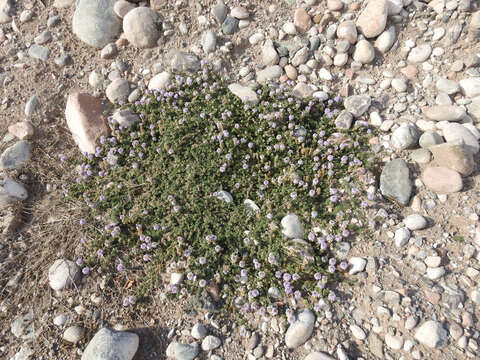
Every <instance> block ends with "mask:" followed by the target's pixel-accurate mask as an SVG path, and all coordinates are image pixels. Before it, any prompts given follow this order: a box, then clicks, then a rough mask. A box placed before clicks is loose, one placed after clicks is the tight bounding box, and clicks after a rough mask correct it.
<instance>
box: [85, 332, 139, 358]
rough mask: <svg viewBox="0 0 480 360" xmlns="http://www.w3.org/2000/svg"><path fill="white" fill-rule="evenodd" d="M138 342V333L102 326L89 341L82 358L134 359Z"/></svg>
mask: <svg viewBox="0 0 480 360" xmlns="http://www.w3.org/2000/svg"><path fill="white" fill-rule="evenodd" d="M138 343H139V338H138V335H137V334H134V333H131V332H126V331H115V330H111V329H108V328H102V329H100V330H99V331H98V332H97V333H96V334H95V336H94V337H93V338H92V340H90V342H89V343H88V345H87V347H86V348H85V351H84V352H83V354H82V360H109V359H115V360H132V359H133V357H134V356H135V353H136V352H137V349H138Z"/></svg>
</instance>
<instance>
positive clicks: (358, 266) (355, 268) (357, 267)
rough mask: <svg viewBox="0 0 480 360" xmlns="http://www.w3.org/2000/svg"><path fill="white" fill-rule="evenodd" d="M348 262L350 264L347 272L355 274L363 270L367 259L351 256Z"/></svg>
mask: <svg viewBox="0 0 480 360" xmlns="http://www.w3.org/2000/svg"><path fill="white" fill-rule="evenodd" d="M348 263H349V264H350V265H351V266H352V267H351V268H350V270H349V271H348V273H349V274H350V275H355V274H358V273H359V272H362V271H363V270H365V267H366V266H367V260H365V259H362V258H360V257H352V258H350V260H349V261H348Z"/></svg>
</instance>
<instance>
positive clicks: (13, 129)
mask: <svg viewBox="0 0 480 360" xmlns="http://www.w3.org/2000/svg"><path fill="white" fill-rule="evenodd" d="M33 131H34V130H33V125H32V123H31V122H30V121H20V122H18V123H15V124H13V125H10V126H9V127H8V132H9V133H10V134H12V135H14V136H16V137H17V138H18V139H20V140H27V139H30V138H31V137H32V136H33Z"/></svg>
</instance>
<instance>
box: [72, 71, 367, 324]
mask: <svg viewBox="0 0 480 360" xmlns="http://www.w3.org/2000/svg"><path fill="white" fill-rule="evenodd" d="M256 94H257V96H258V99H259V102H258V104H257V105H255V106H253V105H250V104H246V103H243V102H242V101H241V100H240V99H238V98H237V97H235V95H233V94H232V93H231V92H230V91H229V90H228V89H227V88H226V87H224V86H222V85H221V82H220V80H219V79H218V78H216V77H215V76H214V75H212V74H211V73H210V72H209V70H208V67H204V69H203V71H202V72H200V73H199V74H198V75H196V76H176V78H175V79H174V81H173V82H172V84H171V85H169V86H167V87H166V88H165V89H160V90H155V91H147V92H146V93H145V95H144V96H143V97H142V98H141V99H140V100H139V101H137V102H136V103H135V104H129V105H126V107H129V108H130V109H131V110H132V111H134V112H135V113H136V114H139V117H140V120H141V121H140V122H139V123H137V124H134V125H133V126H131V127H129V128H125V127H123V126H120V125H118V124H116V123H114V122H113V121H112V119H111V118H109V123H110V126H111V128H112V132H111V134H110V135H108V136H103V137H102V138H101V139H100V144H99V146H98V148H97V149H96V152H95V154H89V155H86V156H85V158H84V159H83V163H82V164H80V166H78V167H77V168H78V178H77V182H76V183H74V184H72V185H70V186H68V187H64V191H65V193H66V194H68V196H69V198H70V199H77V200H81V201H83V202H84V203H85V204H86V208H85V209H86V210H88V211H85V213H84V215H83V217H82V220H80V225H82V229H85V238H84V239H83V240H82V244H85V246H84V250H83V251H84V254H83V255H84V257H85V258H88V259H89V260H88V261H85V262H86V263H87V264H86V265H85V267H84V270H85V269H88V270H85V271H95V270H96V269H99V268H100V267H103V268H104V270H106V269H111V270H112V271H114V272H115V273H117V274H118V273H119V272H121V274H122V276H126V277H128V276H133V275H129V274H132V270H133V269H135V272H136V276H137V275H138V272H139V271H141V272H142V274H143V277H142V279H143V283H142V284H140V286H138V288H137V293H136V296H134V295H132V294H131V295H125V297H124V300H123V305H125V306H128V305H132V304H134V303H135V302H136V301H137V299H142V298H145V296H147V295H148V293H149V290H151V289H152V288H153V287H159V286H162V287H164V289H165V292H166V293H168V294H169V295H170V296H186V295H188V294H189V293H191V292H192V291H193V292H195V291H205V290H206V291H210V289H211V288H212V287H216V288H217V289H219V292H220V294H221V298H223V299H225V301H226V302H227V303H230V304H232V305H234V306H235V307H236V308H237V309H238V310H239V311H242V312H250V311H254V312H259V313H260V314H267V313H268V314H270V315H276V314H278V313H279V312H280V311H281V310H282V309H280V305H279V304H286V303H289V300H290V299H291V300H295V301H297V302H298V301H302V302H304V303H305V305H306V306H311V307H312V308H313V309H315V310H317V311H320V310H321V309H322V308H323V306H324V305H325V300H324V298H328V299H329V300H330V301H334V300H335V298H336V295H335V291H334V286H335V283H336V282H337V281H339V280H340V279H341V277H342V274H343V272H344V271H345V270H347V268H348V265H347V264H346V263H345V262H343V261H340V260H337V259H336V258H335V256H334V255H335V252H334V248H335V246H336V245H337V244H338V243H341V242H346V241H350V240H351V239H353V238H354V237H357V236H359V229H365V228H367V226H366V225H367V221H366V220H365V217H364V207H368V206H370V204H371V202H372V201H373V200H374V199H375V196H374V194H368V196H367V191H366V189H367V187H368V185H369V184H371V183H372V182H373V181H374V178H373V176H372V175H371V173H370V171H369V167H370V166H371V165H370V164H373V157H372V154H371V153H370V151H369V149H368V145H367V139H368V137H369V134H370V130H369V129H368V128H367V127H365V126H356V127H355V128H353V129H350V130H348V131H345V130H338V129H337V128H336V127H335V125H334V120H332V119H333V118H334V117H335V116H336V115H337V114H338V113H339V111H340V109H341V106H342V99H341V98H340V97H335V98H332V99H327V100H320V99H315V98H311V99H309V100H307V101H303V100H299V99H296V98H294V97H292V96H291V95H290V88H289V87H288V86H287V85H280V86H278V87H275V88H273V87H268V86H264V87H261V88H258V89H256ZM361 125H362V124H361ZM64 160H65V159H64ZM289 213H294V214H296V215H298V217H299V218H300V219H301V222H302V225H303V228H304V230H305V231H304V233H305V235H304V236H303V237H304V239H294V240H293V242H292V241H291V240H288V239H287V238H285V236H284V235H283V234H282V226H281V219H282V218H283V217H284V216H285V215H287V214H289ZM370 225H371V224H370ZM87 238H88V241H87V240H86V239H87ZM92 254H96V256H92ZM82 264H83V261H82ZM87 265H88V267H87ZM139 269H140V270H139ZM85 271H84V273H85ZM159 271H161V272H166V273H170V274H171V276H172V277H173V276H175V278H176V281H175V282H172V283H170V281H169V282H168V284H167V285H166V284H164V283H163V282H162V277H161V276H160V272H159ZM132 290H133V289H132ZM287 310H288V309H287ZM286 315H287V317H288V318H291V316H292V313H291V312H286Z"/></svg>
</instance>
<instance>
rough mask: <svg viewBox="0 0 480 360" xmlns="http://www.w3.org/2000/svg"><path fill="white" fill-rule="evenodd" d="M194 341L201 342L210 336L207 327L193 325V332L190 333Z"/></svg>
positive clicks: (198, 324)
mask: <svg viewBox="0 0 480 360" xmlns="http://www.w3.org/2000/svg"><path fill="white" fill-rule="evenodd" d="M190 334H191V335H192V337H193V338H194V339H197V340H200V339H203V338H204V337H205V336H207V335H208V330H207V328H206V327H205V326H203V325H202V324H200V323H197V324H195V325H193V327H192V331H191V332H190Z"/></svg>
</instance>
